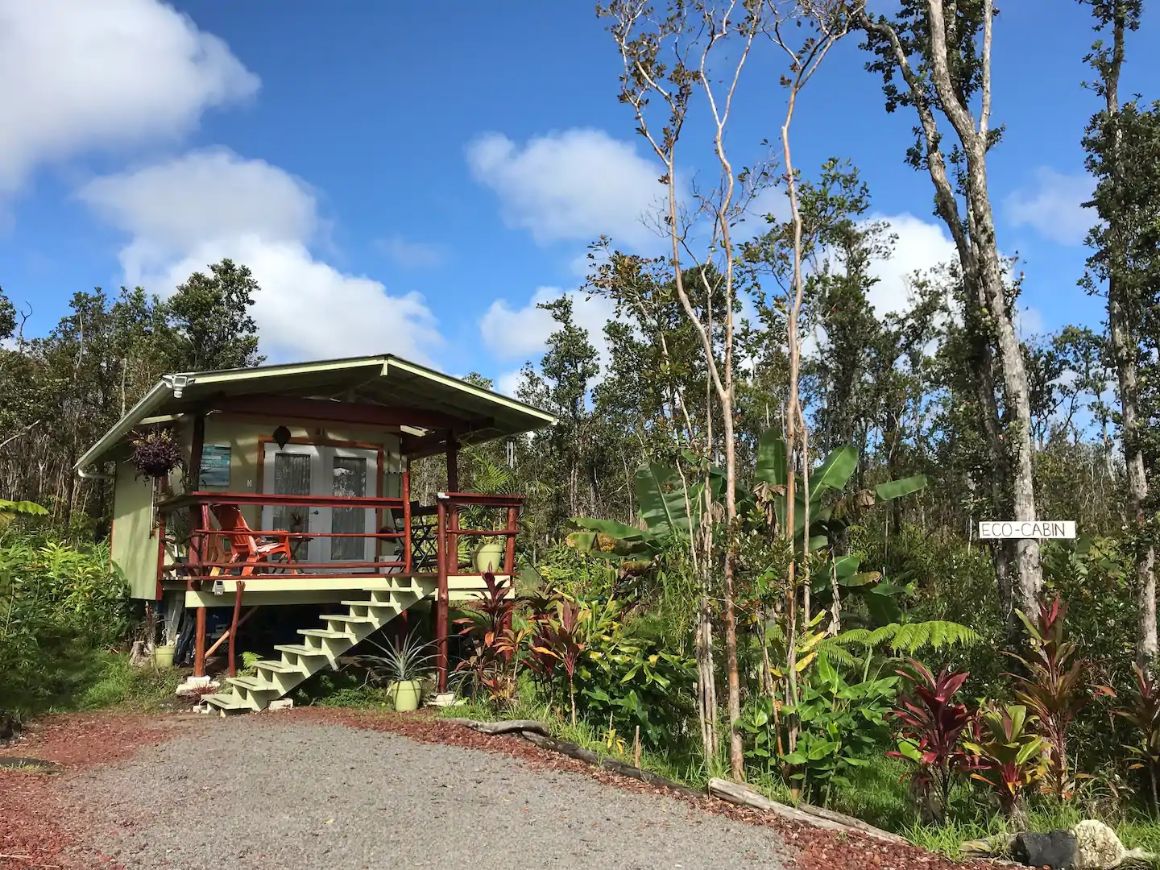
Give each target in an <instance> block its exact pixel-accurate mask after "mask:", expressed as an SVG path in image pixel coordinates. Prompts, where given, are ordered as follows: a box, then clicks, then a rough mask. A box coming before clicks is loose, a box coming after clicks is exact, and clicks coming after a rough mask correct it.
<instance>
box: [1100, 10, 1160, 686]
mask: <svg viewBox="0 0 1160 870" xmlns="http://www.w3.org/2000/svg"><path fill="white" fill-rule="evenodd" d="M1126 26H1127V22H1126V20H1125V12H1124V10H1123V8H1122V5H1121V8H1117V9H1116V10H1115V13H1114V15H1113V23H1112V28H1113V30H1112V40H1113V44H1112V54H1111V57H1110V63H1109V64H1108V65H1107V66H1106V67H1105V71H1104V99H1105V107H1106V113H1107V123H1108V124H1109V125H1111V133H1112V143H1111V144H1112V154H1111V161H1112V177H1113V179H1114V183H1115V184H1116V185H1117V187H1119V186H1120V185H1123V184H1125V183H1127V180H1126V179H1124V178H1123V168H1122V165H1121V154H1120V152H1121V149H1120V140H1121V133H1120V131H1119V128H1118V122H1119V115H1120V70H1121V69H1122V67H1123V63H1124V35H1125V30H1126ZM1104 217H1105V218H1106V219H1107V221H1108V224H1109V242H1110V244H1109V248H1110V250H1109V252H1108V254H1109V257H1108V259H1109V261H1110V262H1109V266H1108V333H1109V338H1110V342H1111V346H1112V357H1113V360H1114V362H1115V366H1116V380H1117V385H1118V387H1119V394H1120V432H1121V440H1122V442H1123V449H1124V465H1125V470H1126V474H1127V478H1128V513H1129V518H1128V519H1129V522H1130V523H1131V524H1132V526H1133V529H1132V531H1133V538H1134V544H1135V549H1136V552H1135V560H1136V626H1137V630H1136V658H1137V660H1138V661H1139V663H1140V664H1141V665H1145V664H1148V663H1149V662H1153V661H1155V660H1156V657H1157V654H1158V652H1160V650H1158V647H1157V636H1156V575H1155V563H1156V551H1155V548H1154V547H1153V545H1152V544H1151V543H1150V542H1149V541H1147V540H1146V538H1145V532H1146V522H1147V514H1146V509H1145V505H1146V503H1147V501H1148V477H1147V474H1146V473H1145V469H1144V452H1143V450H1142V448H1141V444H1140V425H1141V423H1140V411H1139V383H1138V380H1139V377H1138V371H1137V356H1138V354H1139V352H1140V351H1139V346H1138V342H1137V340H1136V338H1135V337H1134V336H1135V327H1136V325H1137V324H1135V323H1133V319H1134V318H1133V314H1132V306H1131V305H1130V304H1129V301H1128V300H1126V299H1125V295H1126V292H1127V291H1126V288H1125V286H1124V281H1123V277H1124V276H1123V272H1124V270H1125V269H1126V268H1127V263H1126V259H1127V258H1126V256H1125V252H1124V242H1123V239H1122V237H1121V232H1120V229H1119V227H1118V226H1117V215H1105V216H1104Z"/></svg>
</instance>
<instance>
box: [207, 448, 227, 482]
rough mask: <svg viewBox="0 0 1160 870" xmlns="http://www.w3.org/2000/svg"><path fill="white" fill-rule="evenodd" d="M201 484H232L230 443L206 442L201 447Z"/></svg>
mask: <svg viewBox="0 0 1160 870" xmlns="http://www.w3.org/2000/svg"><path fill="white" fill-rule="evenodd" d="M200 485H201V486H202V487H206V486H229V485H230V447H229V445H228V444H206V445H205V446H204V447H202V448H201V478H200Z"/></svg>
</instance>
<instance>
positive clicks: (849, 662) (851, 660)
mask: <svg viewBox="0 0 1160 870" xmlns="http://www.w3.org/2000/svg"><path fill="white" fill-rule="evenodd" d="M837 640H838V638H837V637H827V638H826V639H825V640H823V641H822V642H821V643H820V644H818V655H822V654H823V653H824V654H825V655H826V657H827V658H829V660H830V662H831V663H833V664H836V665H842V666H843V667H853V666H854V665H856V664H858V658H857V657H856V656H853V655H851V654H850V652H849V651H848V650H846V649H845V648H844V647H843V646H842V645H841V644H840V643H837V642H836V641H837Z"/></svg>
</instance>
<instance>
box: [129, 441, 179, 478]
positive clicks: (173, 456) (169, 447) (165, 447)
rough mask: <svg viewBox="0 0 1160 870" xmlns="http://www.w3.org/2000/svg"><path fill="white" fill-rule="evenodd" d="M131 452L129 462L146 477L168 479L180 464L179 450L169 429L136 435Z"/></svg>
mask: <svg viewBox="0 0 1160 870" xmlns="http://www.w3.org/2000/svg"><path fill="white" fill-rule="evenodd" d="M132 443H133V452H132V454H131V455H130V457H129V461H130V462H132V463H133V467H134V468H136V469H137V471H138V472H140V473H141V474H143V475H145V476H146V477H153V478H162V477H168V476H169V472H171V471H173V469H175V468H177V466H179V465H180V464H181V448H180V447H178V445H177V442H176V441H175V440H174V439H173V433H172V432H171V431H170V430H169V429H157V430H155V431H153V432H145V433H138V434H137V435H134V436H133V442H132Z"/></svg>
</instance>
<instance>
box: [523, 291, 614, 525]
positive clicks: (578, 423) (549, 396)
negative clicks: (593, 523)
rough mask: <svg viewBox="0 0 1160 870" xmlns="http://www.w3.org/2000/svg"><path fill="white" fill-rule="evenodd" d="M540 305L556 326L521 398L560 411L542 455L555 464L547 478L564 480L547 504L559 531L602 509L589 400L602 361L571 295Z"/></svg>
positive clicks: (527, 370) (525, 381)
mask: <svg viewBox="0 0 1160 870" xmlns="http://www.w3.org/2000/svg"><path fill="white" fill-rule="evenodd" d="M539 307H540V308H541V309H543V310H545V311H547V312H548V313H549V314H550V315H551V316H552V321H553V323H555V325H556V328H555V330H554V331H553V332H552V334H551V335H550V336H548V342H547V348H546V350H545V352H544V355H543V358H542V360H541V361H540V367H539V368H540V370H539V372H537V371H536V370H535V369H533V368H532V367H531V366H525V368H524V371H523V377H522V380H521V383H520V386H519V397H520V398H521V399H523V400H524V401H526V402H529V403H531V404H534V405H537V406H539V407H541V408H545V409H547V410H550V411H551V412H552V413H554V414H555V415H556V416H557V423H556V425H555V426H553V427H551V429H549V430H547V431H546V432H544V433H543V434H542V439H543V441H544V442H545V443H546V446H547V448H548V449H547V455H546V456H545V457H544V458H545V460H546V461H548V462H550V463H551V467H549V468H546V469H544V470H545V471H546V472H548V476H549V479H551V480H555V481H557V482H559V481H564V485H563V486H560V485H559V483H557V485H555V486H553V487H552V488H551V492H550V494H549V499H548V500H547V503H546V504H545V507H547V508H548V510H549V520H548V522H549V528H551V529H552V530H554V531H559V530H560V529H562V528H563V524H564V522H565V521H566V520H567V519H568V518H569V517H574V516H579V515H580V514H586V513H594V512H597V510H598V505H597V504H596V490H597V470H596V466H595V462H596V456H595V450H594V442H593V438H592V431H591V430H592V425H591V424H592V413H591V409H590V407H589V400H590V397H591V387H592V381H593V380H594V379H595V378H596V376H597V375H598V374H599V373H600V362H599V358H598V356H597V353H596V348H594V347H593V346H592V342H591V340H590V338H589V336H588V331H587V330H586V329H584V328H583V327H581V326H579V325H578V324H577V323H576V320H575V315H574V311H573V303H572V298H571V297H570V296H561V297H559V298H558V299H554V300H552V301H550V302H542V303H540V305H539Z"/></svg>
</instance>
